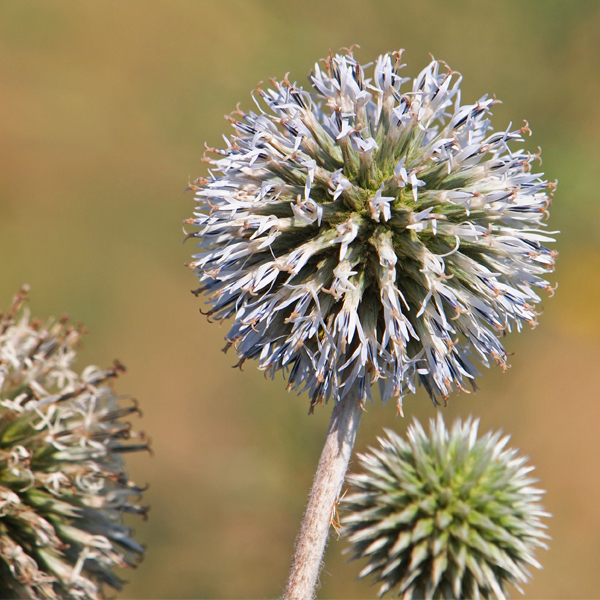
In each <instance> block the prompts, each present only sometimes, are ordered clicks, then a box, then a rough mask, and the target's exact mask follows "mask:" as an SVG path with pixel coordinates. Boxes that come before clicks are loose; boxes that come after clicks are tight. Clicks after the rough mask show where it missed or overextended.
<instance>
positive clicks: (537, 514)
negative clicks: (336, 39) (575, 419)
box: [342, 415, 549, 598]
mask: <svg viewBox="0 0 600 600" xmlns="http://www.w3.org/2000/svg"><path fill="white" fill-rule="evenodd" d="M477 427H478V421H471V419H468V420H467V421H466V422H465V423H462V422H461V421H460V420H459V421H456V422H455V423H454V425H453V427H452V430H451V431H450V432H449V431H447V430H446V427H445V425H444V421H443V419H442V417H441V415H438V419H437V422H435V421H433V420H431V421H430V426H429V434H427V433H425V431H424V430H423V428H422V427H421V425H420V424H419V422H418V421H416V420H415V422H414V423H413V425H412V426H410V427H409V429H408V435H407V437H408V441H405V440H403V439H402V438H401V437H400V436H398V435H397V434H396V433H394V432H393V431H389V430H388V431H386V433H387V439H381V438H379V443H380V448H378V449H373V448H371V451H370V453H368V454H364V455H361V456H360V462H361V464H362V466H363V468H364V472H363V473H361V474H352V475H349V476H348V483H349V485H350V486H351V493H350V494H348V495H347V496H346V497H345V498H344V501H343V502H344V505H345V508H346V509H348V510H349V511H350V513H349V514H348V515H347V516H345V517H344V518H343V519H342V523H343V525H344V528H343V530H342V533H343V535H345V536H348V538H349V540H350V542H352V550H353V551H354V557H353V558H366V559H367V560H368V563H367V566H366V567H365V568H364V569H363V570H362V571H361V573H360V577H365V576H366V575H369V574H370V575H373V576H374V581H375V582H381V588H380V590H379V594H380V596H382V595H384V594H385V593H386V592H387V591H389V590H393V591H394V592H397V594H398V596H399V597H402V598H504V597H505V596H506V584H507V583H511V584H514V585H517V586H518V585H519V584H520V583H524V582H526V581H527V579H528V577H529V573H528V570H527V569H528V567H529V566H534V567H537V568H541V567H540V565H539V563H538V562H537V560H536V559H535V556H534V551H535V549H536V548H538V547H541V548H545V547H546V545H545V544H544V542H543V541H542V540H543V539H547V538H548V536H547V535H546V534H545V533H544V529H545V525H543V524H542V523H541V521H540V518H541V517H547V516H549V515H548V514H547V513H546V512H544V511H543V509H542V507H541V506H540V504H539V500H540V498H541V496H542V494H543V493H544V492H543V491H541V490H539V489H536V488H534V487H532V484H534V483H535V482H536V481H537V480H536V479H533V478H531V477H530V476H529V473H530V472H531V471H532V470H533V467H530V466H527V464H526V463H527V458H524V457H519V456H517V450H514V449H505V446H506V444H507V442H508V440H509V437H508V436H506V437H502V434H501V433H492V432H489V433H487V434H486V435H484V436H483V437H481V438H479V439H477Z"/></svg>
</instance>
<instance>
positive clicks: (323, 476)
mask: <svg viewBox="0 0 600 600" xmlns="http://www.w3.org/2000/svg"><path fill="white" fill-rule="evenodd" d="M360 400H361V399H360V396H359V393H358V389H357V387H355V388H354V389H353V390H351V391H350V392H349V393H348V394H347V395H346V397H345V398H344V399H343V400H340V401H339V402H337V403H336V405H335V406H334V408H333V411H332V413H331V422H330V423H329V429H328V430H327V436H326V437H325V445H324V447H323V452H322V453H321V459H320V460H319V466H318V467H317V472H316V474H315V480H314V482H313V487H312V490H311V492H310V496H309V497H308V506H307V507H306V513H305V514H304V520H303V521H302V527H301V528H300V533H299V534H298V539H297V540H296V552H295V555H294V561H293V563H292V569H291V572H290V578H289V580H288V583H287V587H286V589H285V593H284V595H283V599H284V600H313V599H314V598H315V588H316V586H317V583H318V579H319V573H320V572H321V567H322V564H321V560H322V558H323V554H324V552H325V545H326V543H327V536H328V534H329V526H330V524H331V521H332V517H333V514H334V509H335V507H336V505H337V501H338V498H339V495H340V491H341V489H342V485H343V483H344V478H345V477H346V471H347V470H348V462H349V461H350V456H351V455H352V448H353V447H354V442H355V440H356V432H357V431H358V425H359V423H360V416H361V414H362V409H361V408H360Z"/></svg>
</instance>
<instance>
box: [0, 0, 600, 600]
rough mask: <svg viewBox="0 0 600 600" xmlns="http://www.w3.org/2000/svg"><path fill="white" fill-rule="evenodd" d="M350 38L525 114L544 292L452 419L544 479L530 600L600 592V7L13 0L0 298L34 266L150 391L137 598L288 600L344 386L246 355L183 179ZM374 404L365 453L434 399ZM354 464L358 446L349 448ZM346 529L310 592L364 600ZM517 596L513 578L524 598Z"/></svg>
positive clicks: (4, 43)
mask: <svg viewBox="0 0 600 600" xmlns="http://www.w3.org/2000/svg"><path fill="white" fill-rule="evenodd" d="M354 43H357V44H359V45H360V46H361V50H359V51H357V57H358V58H359V59H360V60H361V61H362V62H369V61H370V60H372V59H373V58H375V57H376V56H377V55H378V54H380V53H382V52H385V51H388V50H395V49H398V48H400V47H402V48H405V49H406V53H405V55H404V58H405V60H406V62H407V63H408V68H407V69H406V71H405V72H406V73H408V74H409V75H412V76H414V75H416V74H417V73H418V72H419V71H420V70H421V69H422V68H423V67H424V66H425V65H426V64H427V63H428V62H429V56H428V53H429V52H431V53H433V54H434V55H435V57H436V58H440V59H444V60H445V61H447V62H448V63H449V64H450V65H451V66H452V67H453V68H454V69H456V70H459V71H460V72H461V73H462V74H463V75H464V83H463V100H464V101H467V102H472V101H475V100H476V99H478V98H479V97H480V96H482V95H483V94H484V93H490V94H496V95H497V96H498V97H499V98H500V99H502V100H503V101H504V104H502V105H498V106H496V107H495V109H494V112H495V117H494V123H495V125H496V128H497V129H504V128H506V126H507V125H508V123H509V122H510V121H513V122H514V123H516V124H520V123H521V122H522V120H523V119H528V120H529V122H530V125H531V127H532V129H533V132H534V135H533V137H532V138H531V139H530V140H528V142H527V144H528V149H530V150H532V151H535V150H536V149H537V146H538V145H540V146H542V147H543V149H544V153H543V159H544V163H543V168H542V170H543V171H545V172H546V174H547V177H548V178H549V179H550V180H554V179H555V178H557V179H558V180H559V187H558V193H557V196H556V198H555V201H554V206H553V207H552V217H551V219H550V222H549V225H550V228H551V229H553V230H555V229H558V230H562V233H561V235H560V237H559V242H558V244H557V248H558V249H559V250H560V253H561V256H560V258H559V261H558V269H557V271H556V280H558V281H559V282H560V287H559V289H558V291H557V293H556V295H555V297H554V298H552V299H550V300H547V299H545V300H544V302H543V305H544V309H545V312H544V314H543V316H542V317H541V318H540V322H541V324H540V326H539V328H537V329H536V330H535V331H529V330H527V331H525V332H524V333H522V334H521V335H512V336H510V337H509V338H508V339H507V346H508V349H509V350H510V351H512V352H514V356H513V357H512V368H511V369H510V370H509V371H508V372H507V373H505V374H503V373H501V372H500V370H499V369H492V370H490V371H489V372H487V371H486V373H485V376H484V378H482V379H481V380H480V381H479V385H480V387H481V389H480V391H479V392H478V393H477V394H476V395H470V396H467V395H461V396H455V397H452V399H451V402H450V405H449V407H448V408H447V409H444V415H445V416H446V417H447V420H451V419H452V418H453V417H455V416H462V417H466V416H468V415H471V414H472V415H476V416H478V417H480V418H481V422H482V429H483V430H488V429H490V428H494V429H497V428H502V429H504V430H505V431H506V432H508V433H510V434H512V436H513V438H512V443H513V445H516V446H517V447H519V448H521V449H522V450H523V452H525V453H526V454H528V455H529V456H531V457H532V463H533V464H535V465H537V471H536V473H537V476H538V477H539V478H540V479H541V482H542V484H541V485H542V486H543V487H545V488H546V489H547V490H548V494H547V496H546V506H547V508H548V510H550V511H551V512H552V513H553V514H554V517H553V518H552V520H551V521H550V523H549V524H550V534H551V535H552V538H553V540H552V543H551V549H550V551H548V552H545V551H542V552H540V555H539V558H540V560H541V562H542V563H543V565H544V569H543V571H540V572H536V573H535V574H534V580H533V582H532V583H531V584H529V585H528V586H527V587H526V590H525V591H526V595H527V597H528V598H590V597H597V595H598V593H599V590H600V569H598V563H599V557H600V476H599V473H600V398H599V395H600V394H599V389H600V375H599V366H600V310H599V306H598V305H599V299H600V277H599V270H600V203H599V198H598V175H599V173H600V166H599V165H600V144H599V136H600V101H599V94H600V61H599V60H598V57H599V56H600V3H598V2H597V1H595V0H592V1H566V0H565V1H563V2H555V1H550V0H541V1H534V0H529V1H528V2H521V1H517V0H511V1H503V2H484V1H480V0H478V1H462V2H456V1H426V2H405V1H403V0H394V1H391V2H383V1H381V2H380V1H372V0H364V1H354V0H345V1H327V2H318V1H313V0H303V1H302V2H286V3H283V2H275V1H261V0H255V1H253V2H244V1H239V2H233V1H229V0H218V1H212V0H211V1H199V0H198V1H190V0H178V1H177V2H168V1H154V0H145V1H138V0H127V1H126V2H121V1H118V0H103V1H102V2H100V1H96V2H92V1H86V0H73V1H61V0H55V1H52V2H49V1H44V0H38V1H35V2H32V1H30V0H2V1H1V2H0V269H1V277H0V306H4V307H6V305H7V304H8V303H9V302H10V298H11V295H12V293H13V292H14V291H16V290H17V289H18V288H19V287H20V285H21V284H22V283H24V282H27V283H29V284H30V285H31V287H32V293H31V298H32V299H31V307H32V310H33V313H34V314H35V315H37V316H39V317H42V318H46V317H48V316H50V315H57V316H59V315H61V314H63V313H65V312H67V313H69V314H70V315H71V316H72V317H73V319H75V320H77V321H82V322H84V323H85V324H86V326H87V327H88V329H89V330H90V332H91V333H90V335H89V336H87V338H86V341H85V345H84V348H83V349H82V351H81V357H80V362H79V365H80V367H82V368H83V366H85V365H86V364H89V363H95V364H100V365H109V364H110V363H111V361H112V359H113V358H115V357H118V358H119V359H120V360H121V361H123V362H124V363H125V364H126V365H127V366H128V373H127V374H126V375H125V376H124V377H123V378H121V379H120V380H119V381H118V382H117V389H118V391H119V392H121V393H131V394H133V395H135V396H136V397H137V398H138V399H139V400H140V403H141V406H142V408H143V410H144V417H143V419H142V420H141V421H140V423H139V424H138V423H136V426H139V427H142V428H143V429H144V430H145V431H146V432H148V433H149V434H150V435H151V437H152V438H153V448H154V453H155V455H154V457H153V458H149V457H148V456H147V455H142V456H131V457H129V464H130V470H131V472H132V474H133V477H134V479H135V480H137V481H139V482H141V483H144V482H149V483H150V489H149V491H148V492H147V494H146V500H147V502H148V503H149V504H151V506H152V510H151V512H150V519H149V521H148V522H147V523H142V522H135V521H132V522H134V525H135V527H136V529H137V537H138V538H139V539H140V540H142V541H143V542H145V543H146V544H147V546H148V551H147V557H146V559H145V561H144V563H143V564H142V566H141V567H140V568H139V569H137V570H136V571H133V572H128V573H127V574H126V577H127V578H128V579H129V580H130V583H129V585H128V586H127V587H126V588H125V589H124V590H123V591H122V592H121V593H120V596H119V597H121V598H274V597H277V596H278V595H279V594H281V592H282V590H283V585H284V582H285V579H286V575H287V571H288V567H289V561H290V557H291V554H292V550H293V544H294V539H295V536H296V532H297V530H298V527H299V524H300V520H301V516H302V512H303V509H304V505H305V500H306V495H307V493H308V490H309V488H310V484H311V480H312V475H313V473H314V468H315V466H316V464H317V461H318V456H319V453H320V448H321V442H322V440H323V436H324V433H325V429H326V427H327V423H328V418H329V412H330V407H325V408H324V409H320V410H318V411H317V414H315V415H314V416H310V417H309V416H307V409H308V399H307V398H306V397H296V396H294V395H288V394H286V392H285V386H284V383H283V381H282V380H281V379H277V380H276V381H274V382H273V381H270V380H269V381H268V380H265V379H264V378H263V376H262V374H261V373H259V372H258V371H257V370H256V369H255V368H254V366H253V365H251V364H247V365H246V367H245V371H244V372H243V373H242V372H240V371H239V370H232V368H231V366H232V364H234V362H235V357H234V356H233V355H227V356H225V355H224V354H222V353H221V352H220V348H221V347H222V345H223V341H222V338H223V336H224V335H225V333H226V329H220V328H219V327H218V326H217V325H209V324H208V323H207V322H206V320H205V319H204V318H203V317H202V316H201V315H200V314H199V312H198V308H199V307H200V302H199V300H196V299H195V298H194V297H193V296H192V295H191V294H190V290H191V289H192V288H194V287H195V280H194V277H193V275H192V273H191V272H190V271H189V270H188V269H186V268H184V266H183V263H185V262H186V261H187V260H188V259H189V254H191V253H192V250H193V248H192V245H191V244H190V245H183V244H182V239H183V234H182V233H181V221H182V219H184V218H186V217H188V216H190V214H191V211H192V207H193V197H192V195H190V194H189V193H188V194H184V193H183V190H184V189H185V188H186V187H187V183H188V177H191V178H192V179H193V178H195V177H197V176H200V175H204V174H205V173H206V171H205V166H204V165H203V164H202V163H201V162H200V158H201V156H202V152H203V144H204V142H205V141H206V142H208V144H210V145H219V144H220V143H221V135H222V133H227V134H229V133H230V132H231V129H230V126H229V124H228V123H227V122H226V121H224V120H223V118H222V117H223V115H224V114H225V113H229V112H230V111H231V110H233V109H234V107H235V104H236V102H238V101H241V103H242V107H244V108H249V107H250V106H251V99H250V90H252V89H253V88H254V87H255V85H256V84H257V83H258V81H260V80H265V81H266V80H268V78H270V77H278V78H279V77H283V75H284V74H285V73H286V72H287V71H291V75H290V78H291V79H295V80H297V81H299V82H306V75H307V73H308V72H309V71H310V69H311V68H312V65H313V63H314V62H315V60H317V59H319V58H320V57H323V56H325V55H326V53H327V52H328V50H329V48H332V49H334V50H336V49H338V48H340V47H342V46H349V45H351V44H354ZM405 407H406V413H407V415H409V417H407V418H405V419H401V418H396V417H395V408H394V406H393V405H388V406H385V407H382V406H381V405H380V404H377V405H375V406H369V407H368V412H367V414H366V415H364V418H363V423H362V426H361V430H360V432H359V438H358V450H364V449H366V448H367V447H368V446H369V445H372V444H374V443H375V441H376V437H377V435H379V434H380V433H381V431H382V427H384V426H385V427H392V428H395V429H397V430H399V431H401V432H402V431H404V430H405V429H406V427H407V425H408V424H409V422H410V416H411V415H416V416H418V417H419V418H420V419H421V420H426V419H428V418H430V417H433V416H434V415H435V409H434V407H433V406H432V405H431V403H430V401H429V400H428V398H427V397H426V395H425V394H424V393H422V392H420V393H419V394H417V395H416V396H415V397H412V398H409V399H407V401H406V402H405ZM354 464H356V462H355V463H354ZM344 548H345V543H344V542H343V541H336V540H335V539H332V540H331V542H330V544H329V547H328V550H327V555H326V566H325V570H324V571H323V575H322V587H321V591H320V594H319V597H320V598H374V597H375V595H376V589H375V588H372V587H370V586H369V585H368V582H365V581H363V582H359V581H357V580H356V576H357V573H358V570H359V564H357V563H348V562H347V559H346V557H345V556H343V555H342V551H343V550H344ZM517 595H518V594H517Z"/></svg>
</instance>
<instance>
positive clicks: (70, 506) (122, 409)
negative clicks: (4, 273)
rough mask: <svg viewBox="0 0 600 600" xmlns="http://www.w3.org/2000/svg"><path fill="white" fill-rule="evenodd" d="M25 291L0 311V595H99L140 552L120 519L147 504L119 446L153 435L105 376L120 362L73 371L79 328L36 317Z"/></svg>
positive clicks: (89, 598)
mask: <svg viewBox="0 0 600 600" xmlns="http://www.w3.org/2000/svg"><path fill="white" fill-rule="evenodd" d="M24 299H25V293H21V294H18V295H17V296H16V297H15V301H14V303H13V305H12V307H11V308H10V310H8V311H7V313H6V314H4V315H0V596H1V597H2V598H29V599H31V598H33V599H36V598H39V599H48V600H58V599H60V598H80V599H85V600H93V599H96V598H100V597H104V596H103V593H102V589H103V586H104V585H109V586H111V587H113V588H116V589H121V585H122V581H121V580H120V579H119V577H117V575H115V574H114V573H113V568H115V567H119V568H121V567H130V566H135V565H136V564H137V562H138V561H139V559H140V558H141V556H142V554H143V552H144V549H143V548H142V547H141V546H140V545H139V544H138V543H137V542H135V541H134V540H133V539H132V538H131V531H130V529H129V528H127V527H125V526H124V525H123V523H122V516H123V513H135V514H142V515H145V512H146V508H144V507H141V506H139V505H137V504H135V503H132V502H131V497H132V496H133V497H139V496H140V495H141V492H142V491H143V490H142V489H141V488H139V487H138V486H136V485H135V484H134V483H132V482H131V481H130V480H129V478H128V477H127V473H126V471H125V468H124V463H123V458H122V454H123V453H124V452H132V451H136V450H141V449H145V448H147V447H148V445H147V442H146V441H144V439H143V435H141V434H135V433H133V432H131V430H130V425H131V424H130V423H128V422H125V421H123V420H122V419H123V417H126V416H127V415H129V414H131V413H134V412H137V407H136V405H135V401H131V400H129V401H127V400H128V399H127V398H123V397H117V396H115V394H114V392H113V390H112V388H111V386H110V384H109V381H110V379H112V378H114V377H115V376H116V375H117V374H118V372H119V371H120V370H122V367H121V366H120V365H119V364H118V363H115V366H114V368H112V369H109V370H107V371H103V370H100V369H98V368H97V367H87V368H86V369H84V371H83V373H82V374H81V375H77V374H76V373H74V372H73V371H72V370H71V363H72V361H73V359H74V357H75V348H76V346H77V344H78V341H79V339H80V337H81V333H82V332H81V329H76V328H73V327H71V326H69V325H68V323H67V321H66V320H65V319H63V320H61V321H59V322H50V323H48V324H47V325H43V324H42V323H40V322H38V321H34V320H30V318H29V314H28V312H27V311H26V310H24V309H23V308H22V303H23V300H24ZM124 401H125V402H124ZM132 438H138V441H134V442H133V443H128V440H130V439H132Z"/></svg>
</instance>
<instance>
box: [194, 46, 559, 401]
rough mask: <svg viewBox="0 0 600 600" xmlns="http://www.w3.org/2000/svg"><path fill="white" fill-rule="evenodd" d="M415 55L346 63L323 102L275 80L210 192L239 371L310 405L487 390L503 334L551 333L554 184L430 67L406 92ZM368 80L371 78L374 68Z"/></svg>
mask: <svg viewBox="0 0 600 600" xmlns="http://www.w3.org/2000/svg"><path fill="white" fill-rule="evenodd" d="M403 67H404V65H403V64H401V53H400V52H397V53H394V54H386V55H384V56H380V57H379V58H378V59H377V61H376V62H375V63H374V65H365V66H364V67H363V66H361V65H360V64H359V63H358V62H357V61H356V59H355V58H354V56H353V54H352V52H349V53H347V54H344V55H336V56H330V57H329V58H328V59H327V60H326V61H325V66H324V68H322V67H321V66H320V65H319V64H316V65H315V68H314V71H313V72H312V74H311V76H310V80H311V83H312V87H313V89H312V92H309V91H306V90H303V89H302V88H301V87H299V86H298V85H296V84H292V83H290V82H289V81H288V79H287V77H286V78H284V79H283V80H282V81H275V80H272V87H270V88H269V89H266V90H265V89H262V88H260V87H259V88H258V89H257V90H256V91H255V92H254V93H253V99H254V101H255V103H256V106H257V109H256V110H255V111H249V112H247V113H246V112H242V111H241V110H239V108H238V110H237V111H236V112H235V113H233V116H232V117H229V120H230V121H231V123H232V124H233V127H234V129H235V133H234V134H233V135H232V136H231V137H230V138H225V140H226V144H227V147H226V148H225V149H222V150H218V149H208V150H209V151H210V152H211V153H216V158H214V159H213V158H205V161H206V162H208V163H209V164H210V168H209V175H208V177H207V178H200V179H198V180H196V181H195V182H194V184H193V185H192V186H191V187H192V189H195V190H196V192H197V211H196V212H195V217H194V218H192V219H189V220H187V221H186V223H190V224H193V225H195V226H197V227H199V228H200V229H199V230H197V231H196V232H194V233H191V234H189V235H190V237H196V238H198V239H199V240H200V241H199V248H200V252H199V253H198V254H196V255H195V256H194V261H193V262H192V263H190V266H191V267H192V268H194V269H195V270H196V273H197V275H198V277H199V279H200V283H201V285H200V287H199V289H198V290H196V293H206V294H207V296H208V301H209V302H210V304H211V305H212V306H211V308H210V310H209V311H208V315H209V316H210V317H211V318H213V319H216V320H224V319H228V318H233V323H232V326H231V330H230V331H229V333H228V336H227V344H228V346H230V345H232V344H233V345H234V346H235V348H236V350H237V353H238V355H239V358H240V364H241V362H243V361H245V360H246V359H249V358H252V359H258V360H259V363H260V368H261V369H263V370H265V371H267V372H269V373H270V374H271V375H273V374H274V373H275V372H276V371H278V370H282V371H283V372H284V375H285V376H286V377H287V379H288V381H289V387H294V388H297V389H300V390H301V391H302V390H304V389H307V390H308V391H309V392H310V394H311V396H312V403H313V405H314V403H316V402H320V401H322V400H323V399H324V398H325V399H328V398H329V397H331V396H333V397H334V398H335V399H336V400H337V399H339V398H340V397H343V396H344V395H345V394H346V393H347V392H348V391H349V390H350V389H351V388H352V387H353V386H355V385H356V386H358V389H359V391H360V394H361V396H363V397H364V396H365V395H366V396H369V397H370V396H371V385H372V383H374V382H375V381H378V382H379V386H380V390H381V396H382V399H383V401H384V402H385V401H387V400H388V399H389V398H396V399H397V400H398V407H399V409H401V398H402V397H403V396H404V395H405V394H406V393H407V392H408V391H414V389H415V381H417V380H420V382H421V383H422V384H423V385H424V386H425V387H426V389H427V391H428V392H429V394H430V396H431V397H432V399H433V400H434V402H437V399H438V398H441V399H443V400H444V402H445V400H446V398H447V397H448V395H449V394H450V392H451V391H452V390H466V389H467V387H468V386H469V385H471V386H473V387H474V383H473V380H474V378H475V375H476V374H477V373H478V372H477V368H476V366H475V365H474V363H473V360H472V359H473V357H475V358H477V360H478V361H479V362H481V363H483V364H484V365H485V366H488V365H489V363H490V362H491V361H493V362H495V363H497V364H499V365H501V366H502V367H505V366H506V358H507V355H506V351H505V349H504V347H503V345H502V343H501V342H500V341H499V339H498V337H499V336H501V335H503V334H504V333H505V332H506V331H511V330H512V329H513V328H516V329H517V330H520V329H521V327H522V325H523V323H529V324H530V325H535V324H536V314H537V313H536V312H535V310H534V305H535V304H536V303H538V302H539V301H540V298H539V296H538V294H537V293H536V288H541V289H546V290H550V289H551V288H550V285H549V283H548V282H547V281H546V280H545V279H543V275H544V274H545V273H548V272H550V271H552V270H553V266H554V260H555V252H553V251H550V250H548V249H547V248H546V247H544V246H543V243H545V242H551V241H554V240H553V239H552V238H551V237H549V236H548V235H546V234H545V233H544V232H543V230H542V226H543V224H542V222H541V221H542V219H543V218H544V217H545V216H547V215H548V212H547V209H548V206H549V203H550V199H551V194H548V190H549V189H550V190H553V188H554V184H548V183H547V182H546V181H544V180H543V179H542V178H541V174H535V173H531V163H532V161H533V160H534V158H535V157H536V156H538V155H531V154H529V153H527V152H524V151H523V150H515V149H514V148H513V145H514V144H515V143H519V142H522V141H523V138H522V136H523V134H524V133H530V132H529V129H528V127H527V126H525V127H522V128H520V129H517V130H512V129H511V128H510V126H509V127H508V129H506V130H502V131H499V132H496V133H492V128H491V125H490V119H489V115H490V109H491V108H492V107H493V106H494V104H495V103H496V100H495V99H491V98H488V97H487V96H483V97H482V98H481V99H480V100H478V101H477V102H475V103H474V104H461V96H460V88H459V85H460V82H461V77H460V75H458V74H457V73H455V72H453V71H451V70H450V69H449V68H448V67H447V66H446V65H445V63H442V62H440V61H436V60H432V62H431V63H430V64H429V65H428V66H427V67H426V68H425V69H424V70H423V71H422V72H421V73H420V74H419V75H418V77H417V78H416V79H415V80H414V81H413V82H412V85H411V86H409V87H408V88H407V89H405V84H406V83H407V82H408V79H407V78H403V77H401V76H400V71H401V69H402V68H403ZM368 72H370V76H368V75H367V73H368Z"/></svg>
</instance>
